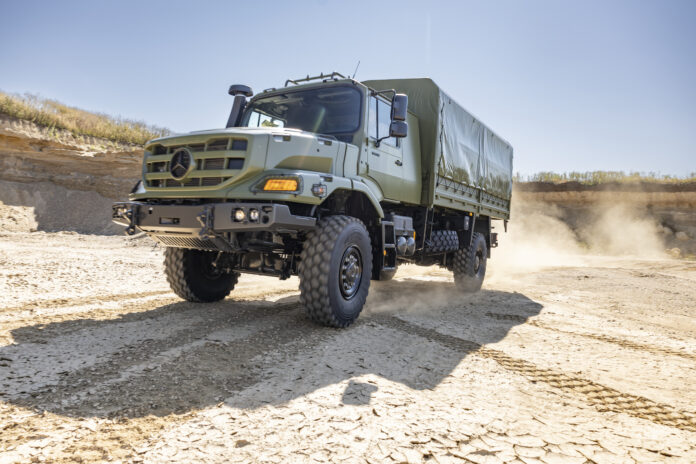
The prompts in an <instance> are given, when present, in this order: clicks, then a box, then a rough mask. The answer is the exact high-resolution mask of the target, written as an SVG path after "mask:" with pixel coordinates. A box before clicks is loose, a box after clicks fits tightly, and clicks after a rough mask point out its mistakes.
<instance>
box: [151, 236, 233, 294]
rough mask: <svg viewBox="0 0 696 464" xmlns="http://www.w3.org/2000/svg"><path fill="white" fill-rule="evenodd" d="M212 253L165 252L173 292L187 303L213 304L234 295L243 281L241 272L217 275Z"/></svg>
mask: <svg viewBox="0 0 696 464" xmlns="http://www.w3.org/2000/svg"><path fill="white" fill-rule="evenodd" d="M215 256H217V253H215V252H212V251H203V250H191V249H187V248H171V247H168V248H166V249H165V250H164V272H165V274H166V276H167V282H169V286H170V287H171V289H172V291H174V293H176V294H177V295H178V296H180V297H181V298H183V299H184V300H187V301H193V302H197V303H210V302H213V301H220V300H222V299H224V298H225V297H226V296H227V295H229V294H230V292H231V291H232V289H233V288H234V286H235V285H236V284H237V280H238V279H239V273H238V272H230V273H225V272H219V273H214V272H212V271H211V269H210V262H211V261H212V260H214V259H215Z"/></svg>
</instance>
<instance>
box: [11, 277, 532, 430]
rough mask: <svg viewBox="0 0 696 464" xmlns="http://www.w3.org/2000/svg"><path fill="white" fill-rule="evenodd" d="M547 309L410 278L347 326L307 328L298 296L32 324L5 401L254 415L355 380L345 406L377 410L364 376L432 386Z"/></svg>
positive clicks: (381, 293)
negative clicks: (449, 340) (443, 338)
mask: <svg viewBox="0 0 696 464" xmlns="http://www.w3.org/2000/svg"><path fill="white" fill-rule="evenodd" d="M541 308H542V306H541V305H540V304H538V303H536V302H534V301H532V300H530V299H529V298H527V297H526V296H524V295H522V294H520V293H509V292H501V291H495V290H483V291H481V292H479V293H477V294H473V295H463V294H461V293H459V292H458V291H456V289H455V288H454V286H453V284H451V283H448V282H424V281H416V280H409V279H405V280H401V281H393V282H383V283H375V285H374V286H373V287H372V288H371V295H370V298H369V299H368V304H367V305H366V309H365V313H364V314H363V315H362V316H361V318H360V319H359V320H358V322H357V323H356V324H355V325H354V326H353V327H351V328H349V329H347V330H334V329H328V328H323V327H318V326H316V325H314V324H312V323H310V322H309V321H307V320H306V318H305V316H304V312H303V310H302V308H301V306H300V304H299V301H298V298H297V296H293V297H289V298H285V299H283V300H282V301H279V302H275V303H271V302H267V301H242V302H235V301H234V300H232V299H228V300H225V301H223V302H219V303H213V304H193V303H188V302H180V303H174V304H169V305H164V306H159V307H154V308H153V309H150V310H146V311H140V312H131V313H127V314H124V315H121V316H120V317H118V318H115V319H108V320H95V319H75V320H69V321H60V322H54V323H49V324H45V325H32V326H26V327H21V328H17V329H14V330H12V332H11V333H12V336H13V337H14V344H12V345H8V346H4V347H1V348H0V400H1V401H4V402H8V403H10V404H14V405H17V406H21V407H26V408H30V409H33V410H36V411H49V412H53V413H56V414H61V415H65V416H69V417H110V418H114V417H119V418H136V417H144V416H147V415H157V416H165V415H169V414H174V413H185V412H189V411H191V410H196V409H200V408H205V407H207V406H211V405H215V404H218V403H220V402H222V401H225V402H226V403H227V404H228V405H230V406H234V407H239V408H246V409H250V408H258V407H262V406H264V405H266V404H284V403H286V402H288V401H291V400H293V399H296V398H299V397H302V396H304V395H307V394H311V393H312V392H315V391H317V390H319V389H322V388H324V387H327V386H330V385H335V384H345V387H343V386H342V387H341V389H342V390H343V394H342V396H341V395H339V396H338V397H337V399H336V400H337V401H338V402H342V403H343V404H368V403H370V401H371V400H372V399H371V396H372V394H373V393H374V392H375V391H377V386H376V385H373V384H372V383H369V382H366V381H365V380H364V378H362V379H359V378H358V377H361V376H368V375H370V374H372V375H376V376H380V377H382V378H385V379H388V380H389V381H393V382H399V383H402V384H404V385H406V386H408V387H409V388H412V389H432V388H434V387H436V386H437V385H438V384H439V383H440V382H441V381H442V380H443V379H444V378H446V377H447V376H448V375H450V374H451V373H452V371H453V370H454V369H455V368H456V367H457V366H458V365H459V363H460V362H461V361H462V360H463V359H464V358H465V357H466V356H467V355H468V354H470V353H471V351H474V350H476V349H478V347H479V346H481V345H484V344H487V343H495V342H497V341H499V340H501V339H503V338H504V337H505V336H506V335H507V334H508V332H509V331H510V330H511V329H512V328H513V327H514V326H516V325H519V324H522V323H524V321H525V320H526V319H527V318H528V317H531V316H534V315H536V314H538V313H539V312H540V310H541ZM495 314H499V315H502V316H504V317H491V315H495ZM435 330H437V331H444V332H446V333H447V334H448V335H450V336H456V337H458V338H461V339H462V340H465V341H466V342H464V343H463V344H462V345H461V346H459V347H458V348H456V349H453V348H452V347H451V346H450V347H448V346H445V345H443V344H441V343H439V342H438V341H437V337H429V335H428V334H429V333H433V332H434V331H435Z"/></svg>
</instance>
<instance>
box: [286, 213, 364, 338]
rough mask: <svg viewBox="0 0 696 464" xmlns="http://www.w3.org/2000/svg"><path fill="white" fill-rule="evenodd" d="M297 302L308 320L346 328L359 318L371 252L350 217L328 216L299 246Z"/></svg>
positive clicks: (356, 221)
mask: <svg viewBox="0 0 696 464" xmlns="http://www.w3.org/2000/svg"><path fill="white" fill-rule="evenodd" d="M300 257H301V261H300V265H299V276H300V302H301V303H302V304H303V305H304V307H305V309H306V310H307V315H308V316H309V318H310V319H311V320H312V321H314V322H316V323H318V324H322V325H325V326H329V327H339V328H342V327H348V326H349V325H350V324H352V323H353V322H354V321H355V320H356V319H357V318H358V316H359V315H360V311H362V308H363V306H364V305H365V300H366V298H367V292H368V290H369V288H370V276H371V275H372V249H371V247H370V236H369V235H368V233H367V229H366V228H365V225H364V224H363V223H362V222H361V221H360V220H359V219H357V218H354V217H350V216H329V217H327V218H324V219H322V220H321V221H319V223H318V224H317V228H316V229H315V230H313V231H312V232H311V233H309V234H308V236H307V239H306V240H305V242H304V244H303V245H302V254H301V255H300Z"/></svg>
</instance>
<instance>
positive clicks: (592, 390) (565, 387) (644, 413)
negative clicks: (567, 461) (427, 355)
mask: <svg viewBox="0 0 696 464" xmlns="http://www.w3.org/2000/svg"><path fill="white" fill-rule="evenodd" d="M379 322H380V323H381V324H383V325H385V326H387V327H392V328H395V329H399V330H402V331H404V332H406V333H409V334H412V335H417V336H420V337H423V338H426V339H428V340H432V341H435V342H438V343H441V344H443V345H445V346H447V347H449V348H452V349H454V350H457V351H464V352H467V353H469V352H471V353H475V354H478V355H479V356H482V357H484V358H488V359H492V360H494V361H496V362H497V363H498V364H499V365H500V366H502V367H503V368H504V369H506V370H508V371H510V372H514V373H515V374H518V375H521V376H523V377H525V378H527V379H528V380H530V381H532V382H543V383H545V384H547V385H549V386H551V387H553V388H556V389H558V390H560V391H561V392H562V393H565V394H571V395H575V396H581V397H584V399H585V401H586V402H587V403H588V404H589V405H591V406H593V407H594V408H596V409H597V410H598V411H600V412H618V413H625V414H629V415H631V416H634V417H638V418H640V419H646V420H649V421H652V422H654V423H656V424H660V425H666V426H669V427H674V428H677V429H680V430H687V431H690V432H696V414H694V413H692V412H687V411H681V410H679V409H676V408H675V407H673V406H670V405H668V404H663V403H657V402H655V401H652V400H650V399H648V398H644V397H642V396H637V395H632V394H630V393H623V392H620V391H618V390H614V389H613V388H610V387H606V386H604V385H600V384H598V383H595V382H592V381H591V380H587V379H583V378H581V377H574V376H571V375H568V374H566V373H564V372H561V371H557V370H554V369H547V368H542V367H538V366H536V365H535V364H533V363H531V362H529V361H525V360H523V359H518V358H513V357H512V356H508V355H507V354H505V353H503V352H502V351H498V350H494V349H491V348H486V347H484V346H482V345H480V344H478V343H475V342H472V341H469V340H464V339H462V338H458V337H454V336H451V335H446V334H443V333H440V332H438V331H436V330H433V329H427V328H424V327H421V326H418V325H415V324H412V323H410V322H406V321H404V320H402V319H398V318H390V319H385V318H381V319H380V321H379Z"/></svg>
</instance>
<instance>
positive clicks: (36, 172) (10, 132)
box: [0, 116, 142, 233]
mask: <svg viewBox="0 0 696 464" xmlns="http://www.w3.org/2000/svg"><path fill="white" fill-rule="evenodd" d="M141 161H142V149H141V148H140V147H138V146H128V145H121V144H117V143H114V142H111V141H108V140H102V139H97V138H94V137H79V136H74V135H72V134H71V133H69V132H67V131H61V130H51V129H46V128H42V127H38V126H36V125H35V124H33V123H31V122H28V121H22V120H17V119H12V118H7V117H2V116H0V229H6V230H17V231H22V230H28V229H29V230H31V229H38V230H46V231H52V230H74V231H78V232H83V233H115V232H118V231H119V230H120V228H119V227H116V226H115V225H112V224H111V221H110V205H111V202H112V201H113V200H114V199H124V198H125V197H126V195H127V194H128V192H129V191H130V189H131V188H132V186H133V184H134V183H135V182H136V181H137V179H138V178H139V177H140V169H141V168H140V166H141Z"/></svg>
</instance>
